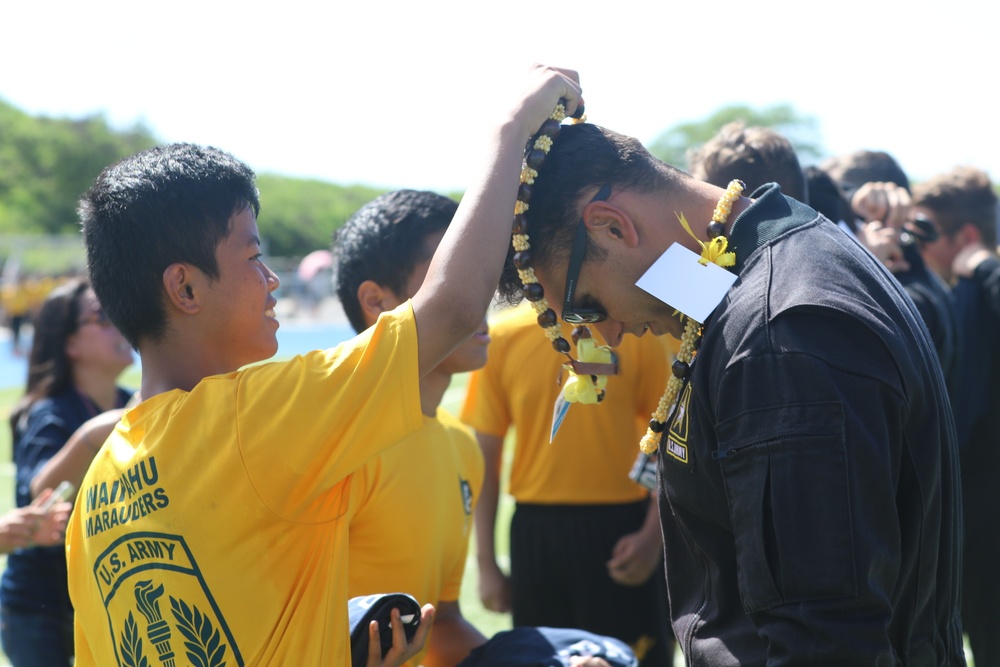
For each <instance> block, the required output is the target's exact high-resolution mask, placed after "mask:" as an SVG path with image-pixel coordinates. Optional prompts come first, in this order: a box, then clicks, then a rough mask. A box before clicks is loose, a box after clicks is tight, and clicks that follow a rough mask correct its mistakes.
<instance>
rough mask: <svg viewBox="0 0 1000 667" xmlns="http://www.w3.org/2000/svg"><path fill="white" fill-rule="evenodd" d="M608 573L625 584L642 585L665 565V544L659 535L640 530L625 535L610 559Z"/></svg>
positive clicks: (616, 545)
mask: <svg viewBox="0 0 1000 667" xmlns="http://www.w3.org/2000/svg"><path fill="white" fill-rule="evenodd" d="M607 565H608V575H609V576H610V577H611V578H612V579H613V580H614V581H616V582H617V583H619V584H622V585H623V586H641V585H643V584H644V583H646V582H647V581H649V578H650V577H651V576H652V575H653V573H654V572H656V571H657V570H660V569H661V568H662V567H663V544H662V540H661V539H659V535H658V534H657V535H655V536H653V535H650V531H643V530H640V531H638V532H635V533H629V534H628V535H623V536H622V537H621V538H620V539H619V540H618V542H617V543H616V544H615V548H614V550H613V551H612V552H611V560H609V561H608V563H607Z"/></svg>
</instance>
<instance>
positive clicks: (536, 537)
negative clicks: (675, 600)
mask: <svg viewBox="0 0 1000 667" xmlns="http://www.w3.org/2000/svg"><path fill="white" fill-rule="evenodd" d="M647 508H648V503H647V502H646V501H641V502H637V503H627V504H623V505H532V504H525V503H518V504H517V507H516V509H515V511H514V517H513V519H512V521H511V528H510V570H511V577H510V578H511V595H512V606H513V622H514V625H515V626H522V625H534V626H547V627H556V628H579V629H582V630H587V631H589V632H594V633H597V634H602V635H610V636H612V637H615V638H617V639H620V640H622V641H624V642H626V643H627V644H629V645H630V646H632V647H633V649H635V650H636V653H637V654H638V655H640V656H641V655H645V657H644V658H643V659H642V660H641V662H640V664H641V665H643V666H644V667H653V666H654V665H655V666H657V667H660V666H662V665H671V664H673V663H672V657H671V656H672V644H671V640H672V638H673V635H672V633H671V629H670V620H669V611H668V607H667V590H666V582H665V579H664V572H663V569H659V570H657V571H656V572H655V573H654V575H653V576H652V577H651V578H650V580H649V581H648V582H646V583H645V584H644V585H642V586H635V587H633V586H623V585H621V584H618V583H616V582H615V581H614V580H613V579H611V577H610V576H609V575H608V568H607V562H608V560H610V559H611V553H612V551H613V549H614V546H615V544H616V543H617V541H618V539H619V538H621V537H622V536H623V535H627V534H629V533H633V532H636V531H637V530H639V528H640V527H641V526H642V524H643V521H644V520H645V518H646V511H647Z"/></svg>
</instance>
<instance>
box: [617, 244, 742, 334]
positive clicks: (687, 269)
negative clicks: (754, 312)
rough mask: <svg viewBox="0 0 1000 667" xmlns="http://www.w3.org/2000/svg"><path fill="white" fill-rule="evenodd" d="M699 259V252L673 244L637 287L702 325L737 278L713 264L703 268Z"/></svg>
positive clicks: (645, 274) (640, 280)
mask: <svg viewBox="0 0 1000 667" xmlns="http://www.w3.org/2000/svg"><path fill="white" fill-rule="evenodd" d="M699 259H701V257H699V255H697V254H696V253H693V252H691V251H690V250H688V249H687V248H685V247H684V246H682V245H681V244H679V243H674V244H673V245H671V246H670V247H669V248H667V250H666V252H664V253H663V254H662V255H660V258H659V259H657V260H656V261H655V262H653V265H652V266H651V267H649V269H648V270H647V271H646V273H644V274H642V277H641V278H639V281H638V282H637V283H636V287H638V288H640V289H642V290H644V291H646V292H649V294H651V295H652V296H654V297H656V298H657V299H659V300H660V301H662V302H663V303H665V304H667V305H668V306H672V307H673V308H676V309H677V310H679V311H681V312H682V313H684V314H685V315H687V316H688V317H690V318H691V319H692V320H694V321H695V322H699V323H703V322H704V321H705V320H706V319H708V316H709V315H711V314H712V311H713V310H715V307H716V306H718V305H719V302H721V301H722V297H724V296H726V292H728V291H729V288H730V287H732V286H733V283H734V282H736V277H737V276H736V274H733V273H730V272H729V271H726V270H725V269H724V268H722V267H721V266H716V265H715V264H712V263H709V264H707V265H705V266H702V265H701V264H699V263H698V260H699Z"/></svg>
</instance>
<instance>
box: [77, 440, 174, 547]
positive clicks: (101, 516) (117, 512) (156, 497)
mask: <svg viewBox="0 0 1000 667" xmlns="http://www.w3.org/2000/svg"><path fill="white" fill-rule="evenodd" d="M159 479H160V475H159V472H157V470H156V457H154V456H151V457H149V459H148V460H147V459H143V460H141V461H139V462H138V463H136V464H135V465H134V466H132V467H131V468H129V469H128V470H126V471H125V472H123V473H122V474H121V475H120V476H119V477H118V479H116V480H114V481H113V482H110V483H108V482H101V483H100V484H94V485H93V486H90V487H89V488H87V489H86V491H85V493H84V497H85V498H86V512H87V537H88V538H89V537H93V536H94V535H96V534H98V533H101V532H104V531H106V530H110V529H112V528H114V527H115V526H120V525H123V524H126V523H129V522H130V521H135V520H136V519H140V518H142V517H144V516H146V515H147V514H152V513H153V512H155V511H156V510H161V509H163V508H164V507H166V506H167V505H168V504H170V499H169V498H168V497H167V492H166V490H164V489H162V488H160V487H157V486H156V484H157V482H158V481H159Z"/></svg>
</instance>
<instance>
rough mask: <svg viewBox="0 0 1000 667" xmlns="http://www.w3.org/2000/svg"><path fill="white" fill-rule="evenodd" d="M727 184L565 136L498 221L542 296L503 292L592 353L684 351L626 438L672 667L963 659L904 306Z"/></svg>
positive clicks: (852, 259)
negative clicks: (536, 303)
mask: <svg viewBox="0 0 1000 667" xmlns="http://www.w3.org/2000/svg"><path fill="white" fill-rule="evenodd" d="M591 102H592V101H591ZM589 107H590V108H592V105H589ZM606 186H610V187H609V192H606V193H603V194H602V195H601V196H600V197H597V198H595V195H596V194H598V193H602V192H603V191H604V189H605V187H606ZM741 190H742V187H741V184H740V183H738V182H736V183H731V184H729V186H728V187H727V188H726V189H723V188H720V187H718V186H715V185H712V184H709V183H704V182H702V181H699V180H697V179H695V178H693V177H692V176H690V175H689V174H687V173H685V172H683V171H681V170H679V169H676V168H674V167H672V166H670V165H667V164H665V163H663V162H661V161H659V160H657V159H656V158H654V157H653V156H652V155H650V154H649V152H648V151H647V150H646V149H645V148H644V147H643V146H642V144H641V143H640V142H639V141H638V140H636V139H633V138H631V137H626V136H624V135H621V134H618V133H616V132H613V131H612V130H609V129H606V128H601V127H598V126H595V125H592V124H578V125H568V126H564V127H563V128H562V129H561V131H560V133H559V136H558V137H557V138H556V139H555V140H554V142H553V144H552V147H551V150H550V151H549V153H548V155H547V157H546V158H545V161H544V164H542V165H541V167H540V168H539V169H538V176H537V177H535V178H534V183H533V185H532V186H531V193H530V198H531V199H530V207H529V208H528V210H527V212H526V214H525V215H524V219H523V221H519V223H522V222H523V224H519V227H518V228H519V229H521V228H524V229H526V234H527V236H528V237H529V238H530V248H531V256H530V258H529V259H530V267H531V268H532V269H533V275H534V277H535V278H537V281H538V283H539V285H540V287H541V289H540V290H539V289H538V286H537V285H536V286H533V289H525V288H524V287H523V285H522V283H521V276H520V274H518V273H517V268H518V267H517V266H516V265H515V264H514V258H513V257H510V261H509V262H508V265H507V266H506V267H505V272H504V278H503V279H502V282H501V293H502V296H503V297H504V298H506V299H508V300H512V301H517V300H518V299H519V298H520V297H521V295H522V294H524V293H525V292H527V295H528V296H530V297H535V296H536V295H537V294H538V293H539V292H542V293H543V294H546V295H562V296H563V298H562V299H558V298H553V299H552V300H551V301H550V302H549V303H550V304H551V307H552V308H553V309H554V310H560V311H562V313H561V314H562V315H563V316H565V314H566V311H567V310H568V311H569V312H570V313H575V312H576V311H578V310H584V309H585V312H586V314H585V315H582V317H586V318H588V319H590V320H591V321H594V322H596V323H595V324H594V326H595V328H596V329H597V330H598V331H599V332H600V334H601V335H602V337H603V338H604V339H605V340H606V341H607V342H608V343H610V344H611V345H617V344H619V343H620V342H621V340H622V337H623V336H624V335H625V334H632V335H636V336H641V335H643V334H644V333H645V332H646V331H651V332H652V333H653V334H656V335H662V334H670V335H673V336H674V337H677V338H681V339H682V340H683V341H686V343H687V344H686V345H682V350H681V353H682V354H680V355H678V356H679V358H680V357H684V358H683V359H679V361H680V363H678V364H675V365H674V366H673V368H672V369H671V371H670V373H669V377H668V376H666V375H667V374H665V377H663V378H662V381H663V385H664V387H665V390H664V393H663V397H662V398H661V402H662V406H663V409H662V411H661V409H660V408H659V407H658V409H657V411H656V412H655V413H654V415H653V418H652V419H651V420H650V425H649V430H648V432H647V433H648V435H647V437H646V438H644V439H643V445H644V449H645V448H646V447H647V446H649V445H652V448H653V449H656V450H657V452H658V460H659V475H658V496H659V502H660V519H661V522H662V532H663V538H664V552H665V566H666V577H667V588H668V590H669V593H670V612H671V620H672V625H673V629H674V635H675V636H676V637H677V638H678V641H679V644H680V648H681V649H682V651H683V652H684V655H685V659H686V660H687V661H688V664H692V665H722V664H755V665H762V664H782V665H805V664H811V665H815V664H829V665H874V664H882V663H885V664H897V663H898V662H899V660H900V659H903V660H905V661H906V662H907V663H908V664H935V665H944V664H955V665H960V664H964V649H963V642H962V633H961V621H960V614H959V609H958V607H959V600H960V593H959V586H960V581H961V560H960V559H961V548H962V546H961V520H960V511H961V500H960V497H959V493H960V488H959V479H958V452H957V447H956V439H955V432H954V428H953V426H952V418H951V408H950V406H949V404H948V397H947V391H946V388H945V385H944V380H943V378H942V375H941V371H940V366H939V364H938V361H937V358H936V352H935V350H934V348H933V346H932V343H931V341H930V339H929V337H928V336H927V334H926V329H925V328H924V325H923V323H922V322H921V320H920V315H919V313H918V312H917V311H916V308H915V307H914V305H913V303H912V301H911V300H910V299H909V298H908V297H907V296H906V294H905V292H904V291H903V289H902V287H901V286H900V285H899V283H898V282H897V281H895V280H894V279H893V278H892V277H891V275H890V274H889V273H888V271H887V270H886V269H885V267H884V266H882V265H881V264H880V263H879V262H878V261H877V260H876V259H875V258H874V257H873V256H872V255H871V254H870V253H868V252H867V251H866V250H865V249H864V248H862V247H861V246H860V245H859V244H858V243H856V242H855V241H853V240H852V239H850V238H849V237H847V236H846V235H845V234H844V233H843V231H842V230H841V229H840V228H838V227H837V225H836V224H835V223H834V222H831V221H830V220H828V219H826V218H825V217H823V216H822V215H820V214H818V213H817V212H816V211H815V210H813V209H811V208H810V207H808V206H807V205H805V204H803V203H801V202H799V201H797V200H795V199H792V198H790V197H787V196H785V195H784V194H783V192H782V191H781V188H780V187H779V186H778V185H777V184H774V183H771V184H767V185H764V186H762V187H760V188H758V189H756V190H754V191H753V192H742V194H741ZM581 227H582V228H583V229H584V231H585V234H586V238H585V241H584V242H580V244H579V245H582V246H583V248H584V250H583V252H582V253H581V255H582V258H581V259H578V260H577V261H576V262H575V263H574V261H573V251H572V249H571V246H572V245H573V238H574V235H575V234H578V233H580V232H579V230H580V228H581ZM519 259H520V263H521V264H522V267H523V265H524V263H525V257H524V255H521V256H520V258H519ZM710 265H711V266H710ZM567 305H568V308H567ZM678 311H679V312H680V313H681V314H683V315H684V317H680V316H678ZM556 314H557V315H559V314H560V313H556ZM573 316H574V315H572V314H571V317H573ZM539 335H542V334H541V332H539ZM553 354H555V353H554V352H553ZM568 418H572V417H568ZM637 445H638V443H637Z"/></svg>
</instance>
